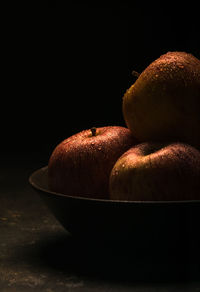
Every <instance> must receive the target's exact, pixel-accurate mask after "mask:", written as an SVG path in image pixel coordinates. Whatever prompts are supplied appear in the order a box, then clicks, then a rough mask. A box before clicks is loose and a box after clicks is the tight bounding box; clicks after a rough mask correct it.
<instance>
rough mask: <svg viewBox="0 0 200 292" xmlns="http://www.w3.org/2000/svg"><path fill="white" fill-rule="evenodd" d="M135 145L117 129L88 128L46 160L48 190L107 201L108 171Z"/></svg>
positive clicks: (129, 135)
mask: <svg viewBox="0 0 200 292" xmlns="http://www.w3.org/2000/svg"><path fill="white" fill-rule="evenodd" d="M135 144H136V140H135V138H134V137H133V135H132V133H131V132H130V130H129V129H127V128H125V127H120V126H107V127H99V128H92V129H89V130H84V131H82V132H80V133H77V134H75V135H73V136H71V137H69V138H67V139H66V140H64V141H62V142H61V143H60V144H59V145H58V146H57V147H56V148H55V150H54V151H53V153H52V155H51V157H50V159H49V164H48V183H49V188H50V189H51V190H52V191H55V192H59V193H62V194H66V195H72V196H84V197H92V198H103V199H105V198H108V191H109V175H110V172H111V169H112V167H113V165H114V164H115V162H116V160H117V159H118V158H119V157H120V156H121V155H122V154H123V153H124V152H125V151H127V150H128V149H129V148H130V147H132V146H133V145H135Z"/></svg>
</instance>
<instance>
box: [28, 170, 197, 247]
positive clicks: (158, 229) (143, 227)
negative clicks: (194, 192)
mask: <svg viewBox="0 0 200 292" xmlns="http://www.w3.org/2000/svg"><path fill="white" fill-rule="evenodd" d="M29 182H30V184H31V186H32V187H33V189H34V190H35V191H36V192H37V193H38V194H39V195H40V196H41V198H42V199H43V200H44V202H45V203H46V205H47V206H48V208H49V209H50V210H51V212H52V213H53V214H54V216H55V217H56V218H57V220H58V221H59V222H60V223H61V224H62V225H63V227H64V228H65V229H66V230H67V231H68V232H69V233H71V234H72V236H75V237H82V238H83V237H84V238H88V239H97V240H102V239H104V240H105V239H106V240H107V239H109V240H114V241H116V240H117V241H120V240H123V241H124V240H126V241H129V242H131V244H134V245H135V246H138V247H140V249H141V248H146V247H147V246H148V247H149V248H152V247H154V248H155V247H156V248H158V247H162V248H163V249H164V248H166V247H174V246H175V245H176V246H177V247H180V246H183V245H185V246H186V247H187V246H188V244H189V245H190V246H191V244H192V245H196V246H197V247H198V246H199V243H200V242H199V233H200V228H199V227H200V201H145V202H144V201H114V200H103V199H93V198H84V197H78V196H70V195H69V196H68V195H63V194H60V193H56V192H52V191H50V189H49V188H48V167H47V166H46V167H43V168H41V169H38V170H36V171H35V172H33V173H32V174H31V175H30V177H29Z"/></svg>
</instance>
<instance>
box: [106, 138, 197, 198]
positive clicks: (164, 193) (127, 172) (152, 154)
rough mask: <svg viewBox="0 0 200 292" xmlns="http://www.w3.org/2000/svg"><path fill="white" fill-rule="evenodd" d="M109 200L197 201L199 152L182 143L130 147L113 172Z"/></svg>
mask: <svg viewBox="0 0 200 292" xmlns="http://www.w3.org/2000/svg"><path fill="white" fill-rule="evenodd" d="M110 198H111V199H112V200H128V201H179V200H200V152H199V151H198V150H197V149H195V148H194V147H192V146H189V145H186V144H182V143H173V144H160V143H142V144H138V145H136V146H134V147H132V148H131V149H129V150H128V151H127V152H125V153H124V154H123V155H122V156H121V157H120V158H119V159H118V160H117V162H116V163H115V165H114V167H113V169H112V172H111V175H110Z"/></svg>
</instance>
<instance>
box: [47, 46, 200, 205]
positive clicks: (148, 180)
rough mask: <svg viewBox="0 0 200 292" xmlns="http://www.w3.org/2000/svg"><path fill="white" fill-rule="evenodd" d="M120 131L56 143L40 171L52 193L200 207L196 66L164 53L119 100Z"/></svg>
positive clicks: (199, 74)
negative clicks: (45, 172)
mask: <svg viewBox="0 0 200 292" xmlns="http://www.w3.org/2000/svg"><path fill="white" fill-rule="evenodd" d="M122 108H123V116H124V120H125V123H126V125H127V128H126V127H120V126H106V127H99V128H91V129H89V130H84V131H82V132H80V133H77V134H75V135H73V136H71V137H69V138H67V139H66V140H64V141H62V142H61V143H60V144H59V145H58V146H57V147H56V148H55V149H54V151H53V153H52V154H51V157H50V159H49V164H48V182H49V188H50V190H52V191H55V192H58V193H62V194H66V195H70V196H79V197H80V196H82V197H89V198H96V199H111V200H124V201H127V200H128V201H175V200H176V201H177V200H200V60H199V59H197V58H195V57H194V56H193V55H191V54H188V53H185V52H168V53H167V54H164V55H162V56H161V57H160V58H158V59H157V60H155V61H154V62H153V63H151V64H150V65H149V66H148V67H147V68H146V69H145V70H144V71H143V72H142V73H141V74H140V75H139V77H138V79H137V80H136V81H135V83H134V84H133V85H132V86H131V87H130V88H129V89H128V90H127V91H126V93H125V95H124V97H123V105H122Z"/></svg>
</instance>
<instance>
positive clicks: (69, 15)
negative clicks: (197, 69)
mask: <svg viewBox="0 0 200 292" xmlns="http://www.w3.org/2000/svg"><path fill="white" fill-rule="evenodd" d="M198 11H199V7H198V5H197V4H196V6H194V5H192V2H187V3H186V2H183V3H182V4H179V5H176V6H175V3H170V2H158V3H157V2H156V3H155V4H152V3H147V2H143V1H141V2H139V3H138V2H136V1H115V2H114V1H113V2H112V1H108V2H104V1H93V2H92V1H80V2H79V1H63V2H62V1H54V2H53V1H52V2H50V1H49V2H48V1H40V2H33V1H32V2H30V1H26V2H18V1H17V2H7V4H6V7H3V9H2V12H3V33H2V37H1V46H2V48H3V50H2V52H3V53H1V58H2V63H3V66H2V73H3V74H2V92H1V107H0V109H1V120H0V122H1V147H2V152H8V153H9V152H10V153H22V152H30V154H31V153H33V152H35V153H40V154H44V155H46V156H45V157H48V156H49V155H50V153H51V151H52V150H53V148H54V147H55V146H56V145H57V144H58V143H59V142H60V141H61V140H63V139H64V138H66V137H68V136H70V135H72V134H74V133H76V132H78V131H81V130H82V129H86V128H90V127H92V126H105V125H122V126H123V125H125V124H124V120H123V117H122V112H121V101H122V96H123V94H124V92H125V90H126V89H127V88H128V87H129V86H130V85H131V83H132V82H133V77H132V76H131V71H132V70H136V71H138V72H141V71H142V70H144V69H145V67H146V66H147V65H149V63H151V62H152V61H153V60H154V59H156V58H158V57H159V56H160V55H161V54H163V53H166V52H167V51H174V50H180V51H186V52H190V53H192V54H194V55H195V56H196V57H198V58H199V57H200V50H199V17H198Z"/></svg>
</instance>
